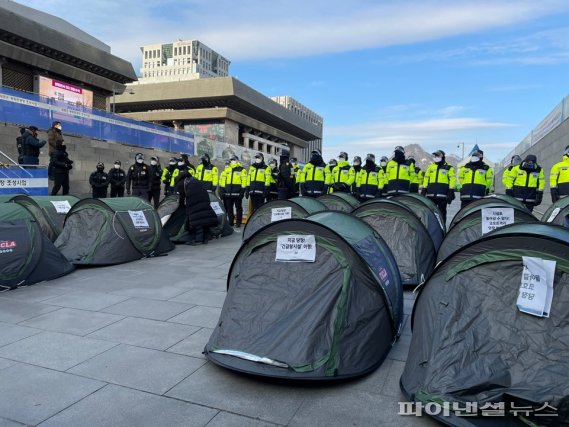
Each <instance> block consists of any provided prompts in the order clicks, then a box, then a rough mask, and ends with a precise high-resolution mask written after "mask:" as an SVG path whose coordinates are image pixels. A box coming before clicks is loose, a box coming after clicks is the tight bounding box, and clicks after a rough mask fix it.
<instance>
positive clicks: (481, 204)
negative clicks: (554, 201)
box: [449, 194, 530, 230]
mask: <svg viewBox="0 0 569 427" xmlns="http://www.w3.org/2000/svg"><path fill="white" fill-rule="evenodd" d="M503 206H509V207H516V208H518V210H525V211H526V212H528V213H530V211H529V210H528V208H526V206H525V205H524V204H523V203H522V202H520V201H519V200H517V199H515V198H513V197H510V196H506V195H503V194H493V195H492V196H488V197H484V198H483V199H480V200H476V201H475V202H472V203H470V204H468V205H466V206H465V207H464V208H462V209H461V210H459V211H458V212H457V213H456V215H455V216H454V218H453V219H452V222H451V223H450V226H449V230H450V229H451V228H452V227H454V225H455V224H456V223H457V222H459V221H460V220H462V218H464V217H465V216H468V215H470V214H471V213H472V212H476V211H479V210H480V209H485V208H493V207H503Z"/></svg>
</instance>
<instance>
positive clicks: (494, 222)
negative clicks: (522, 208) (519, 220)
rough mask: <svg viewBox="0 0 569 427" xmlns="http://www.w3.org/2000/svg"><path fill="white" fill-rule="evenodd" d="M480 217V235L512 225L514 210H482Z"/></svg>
mask: <svg viewBox="0 0 569 427" xmlns="http://www.w3.org/2000/svg"><path fill="white" fill-rule="evenodd" d="M481 215H482V234H486V233H489V232H491V231H492V230H496V229H497V228H500V227H503V226H505V225H508V224H513V223H514V208H484V209H482V212H481Z"/></svg>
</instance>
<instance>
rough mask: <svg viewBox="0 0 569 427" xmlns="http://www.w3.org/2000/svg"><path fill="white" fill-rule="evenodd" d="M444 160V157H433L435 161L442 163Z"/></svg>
mask: <svg viewBox="0 0 569 427" xmlns="http://www.w3.org/2000/svg"><path fill="white" fill-rule="evenodd" d="M442 161H443V159H442V157H433V162H435V163H440V162H442Z"/></svg>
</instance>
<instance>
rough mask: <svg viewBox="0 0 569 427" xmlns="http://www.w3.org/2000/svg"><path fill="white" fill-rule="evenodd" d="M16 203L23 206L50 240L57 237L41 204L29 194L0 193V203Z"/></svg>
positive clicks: (54, 228)
mask: <svg viewBox="0 0 569 427" xmlns="http://www.w3.org/2000/svg"><path fill="white" fill-rule="evenodd" d="M2 202H4V203H17V204H19V205H21V206H22V207H24V208H25V209H26V210H27V211H28V212H29V213H30V214H31V215H32V216H33V217H34V219H35V220H36V221H37V223H38V225H39V226H40V229H41V230H42V231H43V233H44V234H45V235H46V236H47V237H48V238H49V240H51V241H52V242H53V241H55V239H57V236H58V235H59V233H58V230H57V228H56V227H55V225H54V224H53V223H52V221H51V219H50V218H49V216H48V214H47V213H46V212H45V211H44V210H43V209H42V208H41V206H40V205H39V204H38V203H36V202H35V201H34V199H32V198H31V197H30V196H27V195H25V194H9V195H1V196H0V203H2Z"/></svg>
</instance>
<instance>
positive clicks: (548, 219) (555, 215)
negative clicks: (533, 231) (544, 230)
mask: <svg viewBox="0 0 569 427" xmlns="http://www.w3.org/2000/svg"><path fill="white" fill-rule="evenodd" d="M559 212H561V208H555V209H553V212H551V215H549V218H547V222H553V220H554V219H555V218H557V215H559Z"/></svg>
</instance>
